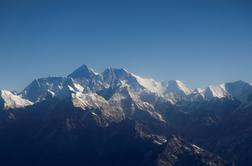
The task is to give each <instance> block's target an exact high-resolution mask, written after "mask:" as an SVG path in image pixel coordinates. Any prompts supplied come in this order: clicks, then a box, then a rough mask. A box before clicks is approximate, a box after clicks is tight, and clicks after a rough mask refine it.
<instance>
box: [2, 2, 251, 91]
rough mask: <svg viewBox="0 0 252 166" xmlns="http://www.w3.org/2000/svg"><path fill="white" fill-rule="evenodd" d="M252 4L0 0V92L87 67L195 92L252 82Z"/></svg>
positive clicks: (20, 87) (18, 88)
mask: <svg viewBox="0 0 252 166" xmlns="http://www.w3.org/2000/svg"><path fill="white" fill-rule="evenodd" d="M251 8H252V1H249V0H236V1H235V0H191V1H189V0H184V1H182V0H169V1H168V0H162V1H161V0H153V1H150V0H142V1H139V0H134V1H131V0H114V1H112V0H106V1H105V0H100V1H98V0H90V1H88V0H84V1H81V0H79V1H77V0H71V1H70V0H68V1H65V0H50V1H49V0H22V1H20V0H1V1H0V76H1V79H0V89H11V90H21V89H23V88H24V87H25V86H26V85H27V84H29V83H30V82H31V81H32V80H33V79H34V78H38V77H47V76H64V75H67V74H69V73H70V72H72V71H73V70H74V69H76V68H77V67H79V66H80V65H82V64H86V65H88V66H90V67H92V68H95V69H96V70H97V71H98V72H101V71H103V69H104V68H106V67H108V66H112V67H117V68H126V69H127V70H129V71H131V72H134V73H136V74H138V75H141V76H144V77H151V78H154V79H157V80H172V79H179V80H182V81H183V82H185V83H186V84H188V85H189V86H191V87H204V86H207V85H209V84H219V83H222V82H226V81H234V80H245V81H248V82H252V55H251V53H252V10H251Z"/></svg>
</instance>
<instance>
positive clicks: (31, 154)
mask: <svg viewBox="0 0 252 166" xmlns="http://www.w3.org/2000/svg"><path fill="white" fill-rule="evenodd" d="M92 112H93V110H86V111H83V110H80V109H77V108H74V107H72V104H71V103H69V102H68V101H57V100H47V101H44V102H41V103H38V104H36V105H34V106H32V107H29V108H24V109H18V110H8V111H1V113H0V117H1V119H0V126H1V128H0V142H1V143H0V144H1V149H0V155H1V158H2V160H1V163H2V164H3V165H28V166H29V165H91V166H96V165H122V166H131V165H136V166H138V165H139V166H140V165H141V166H142V165H144V166H153V165H160V164H161V163H160V161H161V159H162V160H165V161H167V163H172V164H173V165H177V164H179V163H184V162H186V163H191V164H192V165H193V163H198V162H200V161H201V160H204V161H205V162H208V163H212V162H213V163H217V162H219V163H220V165H221V164H222V165H224V164H225V162H224V161H223V160H222V159H221V158H219V157H216V156H214V155H212V154H210V153H208V152H206V151H204V150H202V152H201V150H199V152H200V154H198V151H197V148H196V149H195V148H194V147H193V146H192V145H190V144H188V143H186V142H185V141H182V139H180V138H179V137H175V136H172V137H169V135H170V133H174V131H173V129H169V127H167V126H163V127H164V129H165V130H162V127H161V126H162V125H161V124H159V123H157V122H156V123H154V122H153V123H145V122H141V121H140V120H138V121H135V120H127V119H126V120H123V121H121V122H118V123H114V122H113V123H110V124H109V125H108V126H107V124H108V123H109V121H108V119H106V118H104V117H102V116H100V115H99V110H97V111H96V113H97V115H94V114H92ZM162 133H163V135H161V134H162ZM167 137H168V138H169V139H168V140H167ZM174 141H175V142H174ZM187 147H189V149H187ZM176 149H178V150H179V151H177V150H176ZM171 153H172V154H171ZM170 155H177V156H179V158H178V160H176V162H175V161H173V160H170ZM190 155H193V157H191V156H190ZM194 155H195V156H200V157H199V158H200V159H198V157H195V156H194ZM183 156H186V157H183ZM187 156H189V157H188V158H187ZM198 160H199V161H198ZM163 165H164V163H163ZM168 165H169V164H168ZM202 165H203V163H202ZM206 165H207V164H206Z"/></svg>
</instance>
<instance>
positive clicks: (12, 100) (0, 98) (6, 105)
mask: <svg viewBox="0 0 252 166" xmlns="http://www.w3.org/2000/svg"><path fill="white" fill-rule="evenodd" d="M32 104H33V103H32V102H31V101H29V100H26V99H23V98H21V97H20V96H17V95H15V94H13V93H12V92H10V91H6V90H1V91H0V109H4V110H7V109H15V108H22V107H26V106H29V105H32Z"/></svg>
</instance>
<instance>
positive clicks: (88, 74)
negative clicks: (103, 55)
mask: <svg viewBox="0 0 252 166" xmlns="http://www.w3.org/2000/svg"><path fill="white" fill-rule="evenodd" d="M96 75H99V73H96V72H95V71H94V69H92V68H89V67H87V66H86V65H82V66H81V67H79V68H78V69H76V70H75V71H74V72H73V73H71V74H70V75H69V77H72V78H79V77H84V78H92V77H94V76H96Z"/></svg>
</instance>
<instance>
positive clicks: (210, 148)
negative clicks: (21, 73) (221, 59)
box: [0, 65, 252, 166]
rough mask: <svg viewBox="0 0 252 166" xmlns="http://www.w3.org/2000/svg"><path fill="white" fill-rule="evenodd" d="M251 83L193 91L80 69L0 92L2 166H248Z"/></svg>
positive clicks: (251, 149) (251, 146)
mask: <svg viewBox="0 0 252 166" xmlns="http://www.w3.org/2000/svg"><path fill="white" fill-rule="evenodd" d="M251 118H252V85H251V84H250V83H247V82H244V81H241V80H240V81H236V82H228V83H224V84H221V85H217V86H212V85H210V86H208V87H206V88H204V89H202V88H197V89H192V88H190V87H188V86H187V85H186V84H184V83H183V82H181V81H179V80H171V81H167V82H159V81H155V80H153V79H147V78H143V77H140V76H138V75H136V74H133V73H131V72H128V71H127V70H125V69H116V68H107V69H105V70H104V71H103V72H102V73H97V72H95V71H94V70H93V69H91V68H89V67H87V66H86V65H82V66H81V67H79V68H78V69H76V70H75V71H74V72H72V73H71V74H69V75H68V76H65V77H48V78H39V79H35V80H34V81H32V82H31V83H30V84H29V85H28V86H27V87H26V88H24V90H22V91H21V92H12V91H7V90H1V91H0V142H1V143H0V145H1V147H2V148H1V149H0V155H1V156H2V157H1V158H2V163H3V165H91V166H92V165H95V166H96V165H122V166H124V165H125V166H126V165H127V166H128V165H130V166H132V165H136V166H138V165H139V166H140V165H141V166H145V165H147V166H148V165H150V166H152V165H157V166H180V165H192V166H194V165H209V166H214V165H242V166H243V165H244V166H246V165H249V164H250V163H251V162H252V155H251V154H252V153H251V152H252V143H251V140H252V122H251V120H250V119H251Z"/></svg>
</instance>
